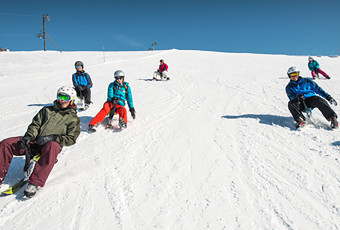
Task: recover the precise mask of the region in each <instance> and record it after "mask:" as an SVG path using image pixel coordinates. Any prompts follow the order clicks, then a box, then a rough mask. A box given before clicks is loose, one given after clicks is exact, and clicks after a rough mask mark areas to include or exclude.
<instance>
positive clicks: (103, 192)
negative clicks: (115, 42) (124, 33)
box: [0, 50, 340, 230]
mask: <svg viewBox="0 0 340 230" xmlns="http://www.w3.org/2000/svg"><path fill="white" fill-rule="evenodd" d="M161 58H163V59H164V60H165V62H166V63H167V64H168V65H169V74H170V76H171V81H169V82H160V81H157V82H152V81H150V79H151V78H152V74H153V71H154V70H155V69H156V68H157V67H158V63H159V59H161ZM316 59H317V60H318V61H319V63H320V65H321V68H322V69H323V70H325V71H326V72H327V73H328V74H329V75H330V76H331V77H332V79H331V80H324V79H319V80H317V83H318V84H319V85H320V86H321V87H322V88H323V89H324V90H325V91H326V92H328V93H330V94H331V95H332V96H333V97H334V98H335V99H336V100H337V101H338V102H340V92H339V83H340V80H339V77H340V76H339V74H338V73H340V58H329V57H317V58H316ZM76 60H82V61H83V62H84V63H85V70H86V71H87V72H88V73H90V75H91V77H92V81H93V83H94V87H93V91H92V97H93V102H94V104H93V105H92V107H91V108H90V109H89V110H87V111H84V112H80V113H78V115H79V117H80V119H81V122H82V133H81V134H80V137H79V138H78V140H77V144H76V145H74V146H72V147H68V148H65V149H64V150H63V151H62V153H61V154H60V155H59V162H58V163H57V164H56V165H55V167H54V169H53V171H52V173H51V175H50V176H49V179H48V181H47V183H46V186H45V187H44V188H42V189H41V190H40V191H39V193H38V194H37V195H36V197H34V198H33V199H30V200H25V201H24V200H22V193H23V191H20V192H18V194H17V195H12V196H7V197H0V226H1V229H124V230H125V229H127V230H130V229H143V230H144V229H146V230H149V229H171V230H173V229H193V230H196V229H213V230H215V229H327V230H328V229H340V162H339V160H340V140H339V130H330V128H329V122H328V121H326V120H325V119H324V118H323V117H322V115H321V113H320V112H319V111H317V110H314V111H313V118H314V120H315V123H316V126H313V125H310V126H308V127H306V129H304V130H301V131H296V130H295V128H294V122H293V119H292V118H291V116H290V113H289V111H288V109H287V103H288V98H287V96H286V94H285V91H284V88H285V86H286V84H287V83H288V78H287V75H286V71H287V69H288V68H289V67H290V66H292V65H295V66H297V67H298V68H300V69H301V75H302V76H306V77H310V73H309V70H308V68H307V62H308V61H307V57H306V56H284V55H259V54H231V53H216V52H203V51H179V50H167V51H153V52H151V51H148V52H106V53H105V62H104V61H103V53H102V52H64V53H58V52H52V51H50V52H45V53H44V52H11V53H0V63H1V66H0V82H1V84H0V98H1V100H0V108H1V110H0V118H1V120H0V130H1V131H2V132H1V133H0V139H1V140H2V139H4V138H6V137H10V136H18V135H23V134H24V133H25V131H26V128H27V126H28V125H29V123H30V122H31V119H32V117H33V116H34V115H35V114H36V113H37V112H38V111H39V110H40V109H41V108H42V106H44V105H48V104H50V103H51V102H52V101H53V100H54V99H55V92H56V90H57V89H58V88H59V87H60V86H61V85H64V84H72V83H71V75H72V73H73V72H74V66H73V64H74V62H75V61H76ZM117 69H122V70H124V71H125V73H126V75H127V77H126V81H128V82H129V83H130V85H131V87H132V93H133V98H134V105H135V108H136V112H137V113H136V119H135V120H132V118H131V116H129V117H128V119H129V122H128V128H127V129H126V130H124V131H123V132H120V133H114V132H110V131H107V130H104V128H103V127H102V128H101V129H102V130H100V131H98V132H97V133H94V134H88V133H87V132H86V127H87V124H88V123H89V121H90V120H91V119H92V117H94V116H95V115H96V113H97V112H98V111H99V110H100V109H101V107H102V104H103V103H104V101H105V100H106V91H107V86H108V84H109V83H110V82H111V81H112V80H113V72H114V71H115V70H117ZM333 109H334V110H335V111H336V112H337V113H339V112H340V109H339V107H333ZM23 165H24V160H23V158H22V157H16V158H14V160H13V162H12V165H11V167H10V172H9V174H8V176H7V178H6V180H5V183H4V184H3V186H2V188H1V189H2V190H3V189H6V188H8V187H9V186H10V185H12V184H14V183H15V182H16V181H17V180H18V179H19V178H20V177H21V176H22V167H23Z"/></svg>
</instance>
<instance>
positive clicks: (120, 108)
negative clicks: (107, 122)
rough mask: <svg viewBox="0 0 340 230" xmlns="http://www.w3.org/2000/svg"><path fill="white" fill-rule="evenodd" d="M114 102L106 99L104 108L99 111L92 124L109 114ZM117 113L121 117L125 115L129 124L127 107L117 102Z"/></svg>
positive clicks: (124, 117) (125, 119)
mask: <svg viewBox="0 0 340 230" xmlns="http://www.w3.org/2000/svg"><path fill="white" fill-rule="evenodd" d="M113 106H114V104H112V102H111V101H106V102H105V103H104V105H103V108H102V109H101V110H100V111H99V113H98V114H97V115H96V116H95V117H94V118H93V119H92V121H91V122H90V125H93V126H94V125H96V124H97V123H98V122H99V123H101V122H102V121H103V120H104V119H105V117H106V116H107V115H108V114H109V112H110V110H111V109H112V108H113ZM116 113H117V114H118V115H119V118H121V117H123V119H124V121H125V123H126V124H127V113H126V108H125V107H124V106H121V105H118V104H116Z"/></svg>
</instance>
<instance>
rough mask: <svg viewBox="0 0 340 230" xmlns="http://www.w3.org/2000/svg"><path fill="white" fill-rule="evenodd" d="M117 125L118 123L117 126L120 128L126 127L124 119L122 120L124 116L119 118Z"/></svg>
mask: <svg viewBox="0 0 340 230" xmlns="http://www.w3.org/2000/svg"><path fill="white" fill-rule="evenodd" d="M118 125H119V127H120V128H121V129H126V127H127V126H126V123H125V121H124V118H122V117H121V118H119V123H118Z"/></svg>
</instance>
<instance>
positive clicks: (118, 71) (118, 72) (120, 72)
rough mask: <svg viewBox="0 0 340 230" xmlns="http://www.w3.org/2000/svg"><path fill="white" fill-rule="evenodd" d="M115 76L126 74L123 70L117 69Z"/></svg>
mask: <svg viewBox="0 0 340 230" xmlns="http://www.w3.org/2000/svg"><path fill="white" fill-rule="evenodd" d="M114 77H125V74H124V72H123V71H122V70H117V71H116V72H115V73H114Z"/></svg>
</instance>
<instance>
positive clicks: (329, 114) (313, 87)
mask: <svg viewBox="0 0 340 230" xmlns="http://www.w3.org/2000/svg"><path fill="white" fill-rule="evenodd" d="M287 74H288V77H289V78H290V82H289V83H288V85H287V86H286V93H287V96H288V98H289V100H290V101H289V102H288V109H289V111H290V113H291V114H292V115H293V118H294V120H295V121H296V122H297V126H296V127H297V128H299V127H302V126H304V125H305V124H306V122H305V120H306V119H305V116H304V115H303V113H302V111H304V110H305V105H306V107H307V108H318V109H319V110H320V111H321V113H322V115H323V116H324V117H325V118H326V119H327V120H328V121H331V127H332V128H337V127H338V126H339V124H338V121H337V117H338V116H337V115H336V113H335V112H334V111H333V110H332V108H331V107H330V106H329V104H328V103H327V101H326V100H325V99H323V98H326V99H327V100H328V101H329V103H331V104H332V105H334V106H336V105H337V102H336V101H335V100H334V99H333V98H332V97H331V95H329V94H328V93H326V92H325V91H324V90H323V89H322V88H321V87H320V86H318V85H317V84H316V83H315V82H314V81H312V80H310V79H307V78H302V77H300V71H298V70H297V68H296V67H295V66H292V67H290V68H289V69H288V72H287ZM317 94H318V95H320V96H322V97H323V98H322V97H320V96H317Z"/></svg>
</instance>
